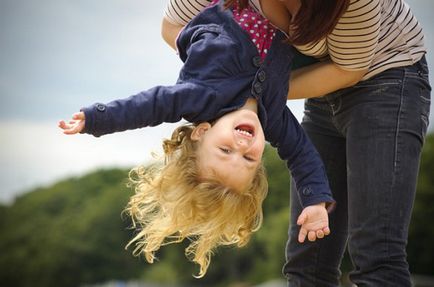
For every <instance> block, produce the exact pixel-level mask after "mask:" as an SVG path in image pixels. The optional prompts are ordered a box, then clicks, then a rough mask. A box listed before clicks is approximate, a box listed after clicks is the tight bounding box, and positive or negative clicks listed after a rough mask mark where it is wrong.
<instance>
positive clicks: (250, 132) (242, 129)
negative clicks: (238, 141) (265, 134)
mask: <svg viewBox="0 0 434 287" xmlns="http://www.w3.org/2000/svg"><path fill="white" fill-rule="evenodd" d="M235 130H236V131H237V132H238V133H240V134H241V135H243V136H246V137H250V138H251V137H253V136H254V135H255V129H254V128H253V126H251V125H246V124H243V125H239V126H236V127H235Z"/></svg>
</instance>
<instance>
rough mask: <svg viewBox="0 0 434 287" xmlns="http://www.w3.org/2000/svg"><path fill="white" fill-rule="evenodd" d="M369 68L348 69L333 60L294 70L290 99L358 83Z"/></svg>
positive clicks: (316, 94)
mask: <svg viewBox="0 0 434 287" xmlns="http://www.w3.org/2000/svg"><path fill="white" fill-rule="evenodd" d="M366 72H367V69H364V70H357V71H347V70H344V69H342V68H340V67H339V66H338V65H336V64H335V63H333V62H332V61H331V60H328V61H324V62H319V63H315V64H312V65H309V66H306V67H303V68H300V69H297V70H295V71H293V72H292V74H291V79H290V81H289V91H288V100H293V99H303V98H315V97H321V96H324V95H327V94H328V93H331V92H334V91H337V90H339V89H343V88H347V87H351V86H353V85H355V84H357V83H358V82H359V81H360V80H361V79H362V78H363V76H364V75H365V74H366Z"/></svg>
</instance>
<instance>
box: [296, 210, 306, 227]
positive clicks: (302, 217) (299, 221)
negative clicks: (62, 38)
mask: <svg viewBox="0 0 434 287" xmlns="http://www.w3.org/2000/svg"><path fill="white" fill-rule="evenodd" d="M306 219H307V214H306V213H305V212H303V211H302V212H301V214H300V216H299V217H298V218H297V225H303V224H304V223H305V221H306Z"/></svg>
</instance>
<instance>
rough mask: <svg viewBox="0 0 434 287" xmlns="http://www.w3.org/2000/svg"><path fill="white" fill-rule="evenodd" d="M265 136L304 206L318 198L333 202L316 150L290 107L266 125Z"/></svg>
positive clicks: (314, 202) (316, 201)
mask: <svg viewBox="0 0 434 287" xmlns="http://www.w3.org/2000/svg"><path fill="white" fill-rule="evenodd" d="M268 130H269V134H271V135H274V136H272V137H271V138H269V139H268V141H269V142H270V144H271V145H272V146H273V147H276V148H277V152H278V154H279V156H280V158H281V159H283V160H284V161H286V164H287V166H288V168H289V170H290V172H291V175H292V178H293V179H294V181H295V185H296V188H297V191H298V194H299V198H300V201H301V204H302V206H303V207H306V206H309V205H314V204H318V203H320V202H327V203H333V205H334V202H335V201H334V199H333V197H332V194H331V191H330V187H329V183H328V180H327V175H326V172H325V168H324V165H323V162H322V160H321V158H320V155H319V153H318V152H317V151H316V149H315V147H314V146H313V144H312V143H311V141H310V140H309V138H308V137H307V135H306V134H305V133H304V131H303V129H302V128H301V126H300V124H299V122H298V121H297V119H296V118H295V117H294V115H293V114H292V112H291V111H290V110H289V108H285V109H284V110H283V113H282V117H281V120H279V121H276V122H275V123H274V125H273V126H272V127H269V128H268Z"/></svg>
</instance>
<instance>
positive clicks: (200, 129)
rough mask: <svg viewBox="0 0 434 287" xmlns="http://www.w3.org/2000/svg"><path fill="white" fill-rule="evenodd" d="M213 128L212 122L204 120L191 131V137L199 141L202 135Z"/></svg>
mask: <svg viewBox="0 0 434 287" xmlns="http://www.w3.org/2000/svg"><path fill="white" fill-rule="evenodd" d="M210 128H211V124H210V123H207V122H204V123H200V124H198V125H197V126H196V127H195V128H194V129H193V131H192V132H191V136H190V137H191V139H192V140H194V141H198V140H200V139H201V137H202V136H203V135H204V134H205V133H206V131H207V130H209V129H210Z"/></svg>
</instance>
